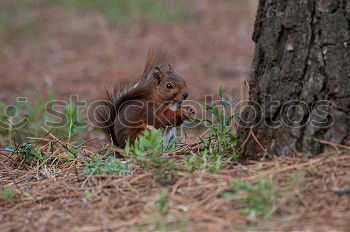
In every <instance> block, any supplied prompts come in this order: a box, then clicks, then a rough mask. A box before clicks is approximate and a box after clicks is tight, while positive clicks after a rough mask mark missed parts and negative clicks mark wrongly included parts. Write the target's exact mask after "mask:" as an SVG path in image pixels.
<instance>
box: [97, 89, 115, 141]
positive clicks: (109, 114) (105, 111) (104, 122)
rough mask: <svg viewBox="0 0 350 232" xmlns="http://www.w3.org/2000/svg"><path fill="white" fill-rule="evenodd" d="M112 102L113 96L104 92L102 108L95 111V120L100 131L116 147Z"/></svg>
mask: <svg viewBox="0 0 350 232" xmlns="http://www.w3.org/2000/svg"><path fill="white" fill-rule="evenodd" d="M114 102H115V96H114V94H113V93H111V92H109V91H106V98H105V99H104V100H103V102H102V108H100V109H99V110H98V111H97V120H98V124H99V127H100V128H101V129H102V131H103V132H104V133H105V134H106V135H107V136H109V137H110V138H111V139H112V141H113V143H114V144H116V145H117V138H116V136H115V132H114V121H115V119H116V117H117V109H116V108H115V105H114Z"/></svg>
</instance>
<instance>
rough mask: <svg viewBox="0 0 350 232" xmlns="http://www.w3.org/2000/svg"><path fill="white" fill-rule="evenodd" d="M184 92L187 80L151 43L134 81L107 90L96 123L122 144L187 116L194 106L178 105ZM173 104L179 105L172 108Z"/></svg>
mask: <svg viewBox="0 0 350 232" xmlns="http://www.w3.org/2000/svg"><path fill="white" fill-rule="evenodd" d="M169 84H171V88H168V87H169V86H168V85H169ZM187 96H188V94H187V89H186V83H185V81H184V80H183V79H182V78H181V77H180V76H178V75H176V74H175V73H173V70H172V68H171V66H170V64H169V63H168V58H167V55H166V52H165V51H164V49H161V48H160V47H156V46H154V47H152V48H151V49H149V51H148V54H147V59H146V65H145V67H144V71H143V73H142V75H141V76H140V77H139V78H138V79H137V80H136V81H134V82H133V83H132V84H129V85H126V86H122V87H120V86H116V87H115V88H114V90H113V91H112V92H108V91H107V96H106V99H105V100H104V103H103V104H104V107H102V109H101V108H100V110H99V111H98V113H97V119H98V122H99V126H100V127H101V128H102V130H103V131H104V132H105V133H106V134H107V135H108V136H109V137H110V138H111V139H112V141H113V143H114V144H115V145H117V146H118V147H124V146H125V141H126V140H127V139H130V140H131V142H133V140H134V139H135V138H136V137H137V135H139V134H140V133H141V132H142V131H144V130H145V129H148V128H150V127H154V128H164V127H174V126H178V125H180V124H181V123H182V122H183V120H185V119H188V118H189V117H190V116H191V115H192V114H193V113H194V111H193V109H192V108H190V107H181V102H182V101H183V100H184V99H186V98H187ZM172 104H176V105H178V106H179V107H180V108H178V109H176V110H174V109H172V108H171V107H170V106H171V105H172ZM132 121H133V122H132ZM134 122H138V123H134Z"/></svg>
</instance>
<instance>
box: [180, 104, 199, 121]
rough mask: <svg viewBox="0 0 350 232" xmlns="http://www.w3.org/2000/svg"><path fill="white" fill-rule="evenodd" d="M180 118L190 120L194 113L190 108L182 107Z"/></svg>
mask: <svg viewBox="0 0 350 232" xmlns="http://www.w3.org/2000/svg"><path fill="white" fill-rule="evenodd" d="M182 112H183V113H182V117H183V119H184V120H187V119H190V118H192V117H193V116H194V115H195V114H196V112H195V110H194V109H193V108H192V107H191V106H184V107H182Z"/></svg>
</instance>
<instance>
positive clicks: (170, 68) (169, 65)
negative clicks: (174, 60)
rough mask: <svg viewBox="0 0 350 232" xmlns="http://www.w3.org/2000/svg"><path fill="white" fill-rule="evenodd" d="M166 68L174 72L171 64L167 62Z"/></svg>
mask: <svg viewBox="0 0 350 232" xmlns="http://www.w3.org/2000/svg"><path fill="white" fill-rule="evenodd" d="M168 69H169V71H170V72H172V73H173V72H174V70H173V66H171V64H168Z"/></svg>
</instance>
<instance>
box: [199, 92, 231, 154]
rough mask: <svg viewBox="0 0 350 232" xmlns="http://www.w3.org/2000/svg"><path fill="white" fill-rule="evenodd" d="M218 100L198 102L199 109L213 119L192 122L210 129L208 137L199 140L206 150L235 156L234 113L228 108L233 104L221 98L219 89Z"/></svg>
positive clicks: (223, 97)
mask: <svg viewBox="0 0 350 232" xmlns="http://www.w3.org/2000/svg"><path fill="white" fill-rule="evenodd" d="M219 97H220V100H219V101H216V102H214V103H212V104H206V103H203V102H200V103H199V104H200V105H201V107H202V108H203V109H204V110H206V111H207V112H209V113H210V114H211V115H213V116H214V118H213V119H205V120H199V119H193V121H194V122H197V123H198V122H199V123H207V124H208V125H209V128H210V132H211V133H210V136H209V137H208V138H201V141H202V142H203V144H204V145H205V148H206V149H208V150H216V151H218V152H219V154H221V155H225V154H233V155H236V144H237V139H236V136H235V134H234V132H233V129H232V125H231V124H232V121H233V119H234V118H235V116H236V112H231V113H230V112H229V111H228V108H229V107H230V106H231V105H232V103H233V100H234V99H233V98H226V97H225V96H223V92H222V88H221V87H220V89H219Z"/></svg>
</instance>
